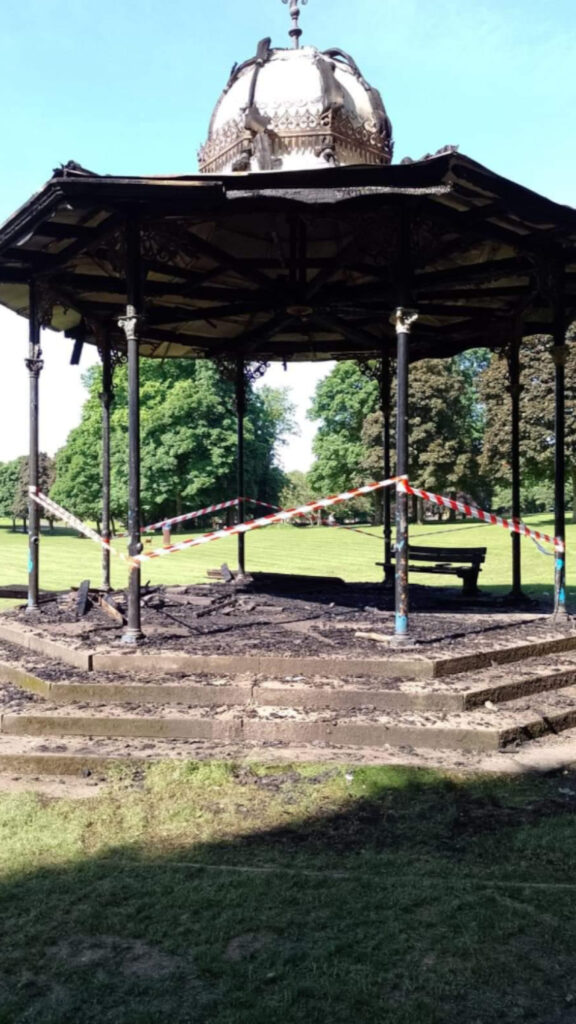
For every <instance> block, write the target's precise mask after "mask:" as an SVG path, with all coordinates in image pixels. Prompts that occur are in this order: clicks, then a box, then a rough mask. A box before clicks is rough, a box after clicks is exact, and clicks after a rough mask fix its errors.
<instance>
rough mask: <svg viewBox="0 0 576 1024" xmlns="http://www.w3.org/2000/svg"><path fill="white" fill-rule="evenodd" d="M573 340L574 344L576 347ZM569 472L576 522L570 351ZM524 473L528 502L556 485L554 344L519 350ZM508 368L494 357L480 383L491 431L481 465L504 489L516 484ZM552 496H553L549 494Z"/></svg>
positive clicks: (538, 342)
mask: <svg viewBox="0 0 576 1024" xmlns="http://www.w3.org/2000/svg"><path fill="white" fill-rule="evenodd" d="M573 340H574V339H573V337H572V341H573ZM566 353H567V362H566V372H565V380H566V383H565V407H566V447H565V451H566V470H567V479H568V481H569V484H570V489H571V496H572V516H573V519H574V521H576V353H575V352H574V345H573V343H570V342H569V344H568V345H567V346H566ZM520 384H521V389H522V390H521V393H520V467H521V473H522V482H523V501H522V504H523V506H524V507H526V502H527V501H528V503H530V502H531V500H532V497H533V495H536V494H538V493H539V492H540V491H542V488H543V485H544V484H546V483H547V484H548V485H551V484H552V482H553V480H554V386H555V385H554V360H553V358H552V339H551V338H549V337H546V336H544V335H535V336H534V337H532V338H526V339H525V340H524V342H523V344H522V346H521V349H520ZM508 385H509V379H508V365H507V361H506V359H505V358H504V355H503V354H502V353H494V354H493V355H492V357H491V359H490V361H489V363H488V365H487V366H486V368H485V369H484V371H483V373H482V375H481V378H480V395H481V400H482V403H483V406H484V409H485V419H486V427H485V432H484V444H483V450H482V459H481V465H482V469H483V471H484V473H485V474H486V475H487V476H490V478H491V479H492V480H493V481H494V483H495V485H497V486H499V487H501V488H503V487H509V486H510V484H511V448H510V445H511V440H510V438H511V411H510V399H509V397H508V394H507V389H508ZM547 493H550V492H549V491H548V492H547Z"/></svg>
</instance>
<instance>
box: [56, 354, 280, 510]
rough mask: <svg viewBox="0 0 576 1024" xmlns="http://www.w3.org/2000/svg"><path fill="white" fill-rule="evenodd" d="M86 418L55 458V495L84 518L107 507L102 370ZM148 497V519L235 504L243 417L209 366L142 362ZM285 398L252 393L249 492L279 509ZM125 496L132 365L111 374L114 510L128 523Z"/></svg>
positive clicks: (93, 374) (94, 376) (95, 373)
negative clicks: (104, 495) (225, 499)
mask: <svg viewBox="0 0 576 1024" xmlns="http://www.w3.org/2000/svg"><path fill="white" fill-rule="evenodd" d="M85 383H86V385H87V387H88V390H89V396H88V399H87V401H86V403H85V405H84V409H83V413H82V421H81V423H80V425H79V426H78V427H76V428H75V430H73V431H72V432H71V434H70V435H69V437H68V440H67V442H66V445H65V446H64V448H62V449H61V450H60V451H59V452H58V453H57V457H56V464H57V476H56V483H55V485H54V487H53V491H52V495H53V497H54V498H55V500H56V501H59V502H60V503H61V504H62V505H65V506H67V507H70V508H71V509H72V510H73V511H74V512H75V513H76V514H77V515H80V516H82V517H83V518H88V519H96V520H98V518H99V515H100V508H101V469H100V452H101V412H100V401H99V392H100V389H101V371H100V369H99V368H98V367H94V368H93V369H91V370H90V371H89V373H88V374H87V376H86V380H85ZM140 398H141V494H142V514H143V517H144V518H145V519H146V521H148V522H149V521H151V520H157V519H161V518H162V517H163V516H171V515H174V514H180V513H181V512H183V511H185V510H187V509H194V508H197V507H198V506H202V505H207V504H210V503H212V502H214V501H217V500H219V499H221V498H222V497H236V490H237V485H236V413H235V398H234V388H233V385H232V384H231V383H230V382H228V381H227V380H226V379H225V378H224V377H223V376H222V375H221V374H220V373H219V371H218V369H217V367H216V366H215V365H214V364H213V363H210V362H208V361H201V360H198V361H184V360H178V361H177V360H167V361H166V362H164V363H163V362H161V361H160V360H151V359H143V360H142V361H141V386H140ZM291 425H292V410H291V407H290V405H289V403H288V401H287V398H286V393H285V392H283V391H276V390H274V389H270V388H261V389H259V390H258V391H256V390H254V389H253V388H252V387H248V388H247V409H246V417H245V436H246V458H245V462H246V491H247V493H248V495H249V496H250V497H253V498H258V499H260V500H263V501H271V502H273V503H277V501H278V496H279V492H280V489H281V487H282V484H283V474H282V472H281V470H280V469H279V467H278V465H277V461H276V459H277V448H278V445H279V444H280V443H281V435H282V433H283V432H284V431H286V430H289V429H291ZM127 493H128V385H127V371H126V367H125V366H122V367H119V368H118V369H117V370H116V371H115V375H114V402H113V404H112V409H111V513H112V516H113V518H118V519H122V520H125V518H126V510H127Z"/></svg>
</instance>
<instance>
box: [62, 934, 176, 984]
mask: <svg viewBox="0 0 576 1024" xmlns="http://www.w3.org/2000/svg"><path fill="white" fill-rule="evenodd" d="M47 956H50V957H54V958H55V959H57V960H61V961H63V962H65V963H66V964H67V966H68V967H89V968H91V969H101V970H104V971H106V973H108V972H112V971H120V972H121V973H122V974H123V975H124V976H125V977H127V978H142V979H145V978H166V977H168V976H169V975H170V974H174V973H175V972H176V971H178V970H180V969H181V968H182V967H183V962H182V960H181V958H180V957H175V956H169V955H168V954H167V953H164V952H163V951H162V950H161V949H158V948H157V947H156V946H150V945H148V944H147V943H146V942H142V941H140V940H139V939H123V938H119V937H117V936H115V935H98V936H94V937H91V936H81V935H79V936H75V937H74V938H72V939H66V940H63V941H62V942H59V943H58V945H56V946H52V947H51V948H50V949H48V950H47ZM186 966H187V969H188V965H186Z"/></svg>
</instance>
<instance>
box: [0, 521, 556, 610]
mask: <svg viewBox="0 0 576 1024" xmlns="http://www.w3.org/2000/svg"><path fill="white" fill-rule="evenodd" d="M527 523H528V525H532V526H534V527H535V528H536V529H540V530H543V531H544V532H547V533H553V532H554V524H553V519H552V518H551V517H546V516H544V517H541V516H529V517H527ZM366 530H367V533H368V534H370V536H366V535H365V534H364V533H362V534H360V533H353V532H352V531H348V530H344V529H336V528H332V529H330V528H327V527H305V528H302V527H300V528H299V527H294V526H286V525H280V526H271V527H267V528H266V529H263V530H256V531H254V532H253V533H250V534H248V535H247V536H246V552H247V567H248V568H249V569H252V570H253V571H257V570H268V571H271V572H300V573H310V574H320V575H334V576H342V577H343V578H344V579H346V580H365V581H377V580H380V579H381V578H382V577H381V573H382V570H381V569H379V568H378V567H377V566H376V565H375V563H376V562H377V561H381V560H382V543H381V531H380V530H379V529H377V528H376V527H367V528H366ZM173 536H174V538H175V539H180V538H183V537H188V536H192V534H174V535H173ZM411 538H412V540H413V541H418V540H419V539H420V538H422V541H423V542H424V543H426V544H439V545H442V546H455V547H456V546H465V545H469V546H471V547H474V546H486V547H487V548H488V554H487V560H486V564H485V566H484V569H483V571H482V573H481V576H480V583H481V586H482V587H483V588H484V589H491V590H494V591H496V592H505V591H506V590H507V589H509V587H510V580H511V541H510V534H509V533H507V532H506V531H505V530H503V529H501V528H499V527H495V526H486V525H484V524H476V523H470V522H463V523H456V524H451V523H425V524H424V525H423V526H414V527H412V529H411ZM573 540H574V541H576V525H569V526H568V529H567V546H568V570H569V572H570V557H569V556H570V548H571V544H572V541H573ZM115 543H116V545H117V546H118V548H119V550H126V541H125V540H122V539H120V540H117V541H116V542H115ZM521 543H522V560H523V581H524V587H525V589H526V591H527V592H529V593H539V594H548V593H549V594H551V593H552V588H553V577H554V560H553V558H551V557H547V556H545V555H543V554H541V553H540V552H539V551H538V549H537V548H536V547H535V545H534V544H533V543H532V541H530V540H527V539H526V538H523V539H522V542H521ZM152 544H153V545H154V546H159V545H161V539H160V538H159V536H158V535H155V536H154V539H153V541H152ZM236 544H237V540H236V538H234V537H231V538H227V539H225V540H218V541H214V542H212V543H210V544H205V545H202V546H200V547H197V548H192V549H191V550H188V551H182V552H177V553H176V554H173V555H169V556H168V557H166V558H162V559H157V560H155V561H153V562H150V563H148V564H145V565H144V566H143V570H142V572H143V579H144V580H150V581H151V582H152V583H160V582H162V583H183V582H200V581H203V580H204V581H205V580H206V570H207V569H208V568H211V567H215V566H219V565H221V563H222V562H227V563H228V564H229V565H230V566H231V567H232V568H233V567H234V566H235V564H236ZM147 546H148V545H147ZM0 552H1V555H2V557H1V560H0V585H2V584H4V585H5V584H8V583H25V582H26V571H27V570H26V566H27V557H28V556H27V540H26V537H25V536H24V535H23V534H18V533H16V534H15V533H11V532H10V529H9V524H7V523H6V524H5V525H0ZM100 562H101V555H100V551H99V549H98V547H97V545H96V544H94V543H93V542H92V541H90V540H87V539H85V538H79V537H78V536H77V535H75V534H74V533H73V532H72V531H70V530H67V529H65V528H64V527H58V528H56V530H55V531H54V534H53V535H51V534H50V533H49V532H46V533H44V532H43V534H42V543H41V568H40V579H41V586H42V587H43V588H44V589H46V590H52V589H56V590H59V589H66V588H67V587H69V586H73V585H77V584H78V583H79V582H80V581H81V580H83V579H85V578H87V577H88V578H90V580H91V581H92V583H93V584H95V585H97V584H98V583H99V581H100V578H101V570H100ZM413 580H414V582H418V583H421V584H423V583H426V582H429V581H430V577H426V576H425V575H420V574H415V575H414V576H413ZM433 580H434V584H435V585H442V584H444V585H446V586H460V584H459V581H458V580H457V579H456V577H441V576H435V577H433ZM125 581H126V568H125V566H124V565H123V564H122V562H121V561H120V560H118V559H113V585H114V586H115V587H122V586H124V585H125ZM568 582H569V583H570V576H569V579H568ZM568 592H569V596H570V594H571V596H572V597H574V595H575V593H576V589H575V587H574V586H572V587H570V586H569V587H568Z"/></svg>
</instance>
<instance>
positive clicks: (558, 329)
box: [552, 267, 566, 618]
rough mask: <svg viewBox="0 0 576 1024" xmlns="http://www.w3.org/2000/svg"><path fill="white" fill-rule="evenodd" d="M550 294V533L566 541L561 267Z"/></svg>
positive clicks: (558, 593) (560, 577)
mask: <svg viewBox="0 0 576 1024" xmlns="http://www.w3.org/2000/svg"><path fill="white" fill-rule="evenodd" d="M555 286H556V287H555V291H554V348H553V350H552V353H553V356H554V369H555V373H554V376H555V380H554V399H555V401H554V444H555V448H554V533H555V535H556V537H559V538H560V539H561V540H563V541H565V540H566V523H565V513H564V502H565V479H566V466H565V415H564V378H565V366H566V311H565V305H564V268H563V267H561V268H559V270H558V271H557V274H556V277H555ZM554 565H555V570H554V617H555V618H559V617H560V618H563V617H564V616H565V615H566V552H565V551H563V552H561V551H557V552H556V554H555V559H554Z"/></svg>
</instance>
